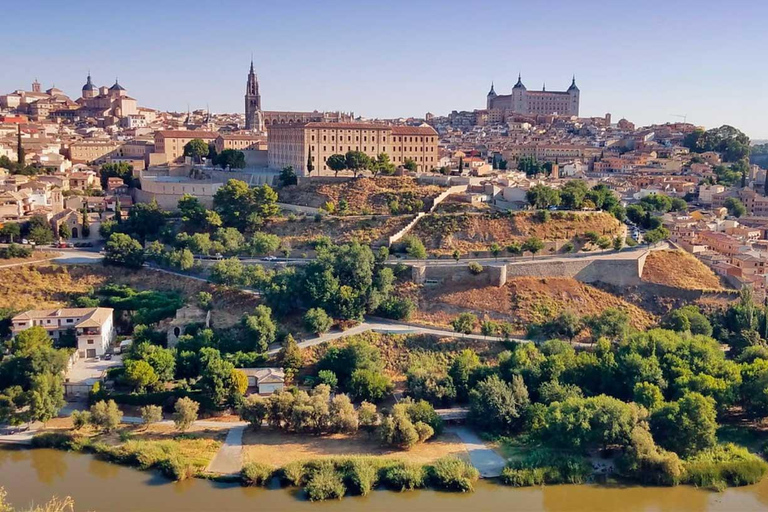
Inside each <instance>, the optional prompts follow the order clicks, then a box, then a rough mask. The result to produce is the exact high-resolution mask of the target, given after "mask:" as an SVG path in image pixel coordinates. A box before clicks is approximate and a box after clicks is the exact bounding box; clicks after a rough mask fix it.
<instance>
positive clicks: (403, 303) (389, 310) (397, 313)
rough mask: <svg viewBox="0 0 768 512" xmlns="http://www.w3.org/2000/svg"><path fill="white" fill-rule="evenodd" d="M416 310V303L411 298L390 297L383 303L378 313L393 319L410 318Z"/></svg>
mask: <svg viewBox="0 0 768 512" xmlns="http://www.w3.org/2000/svg"><path fill="white" fill-rule="evenodd" d="M414 311H416V304H414V302H413V301H412V300H411V299H409V298H400V297H390V298H388V299H387V300H385V301H384V302H382V303H381V305H380V306H379V309H378V310H377V312H378V314H379V315H381V316H383V317H384V318H391V319H392V320H408V319H409V318H410V317H411V315H413V313H414Z"/></svg>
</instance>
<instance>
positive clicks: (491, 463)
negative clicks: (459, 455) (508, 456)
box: [446, 426, 507, 478]
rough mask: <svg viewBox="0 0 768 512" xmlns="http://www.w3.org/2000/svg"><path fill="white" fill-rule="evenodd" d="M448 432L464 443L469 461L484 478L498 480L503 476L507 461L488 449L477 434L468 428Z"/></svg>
mask: <svg viewBox="0 0 768 512" xmlns="http://www.w3.org/2000/svg"><path fill="white" fill-rule="evenodd" d="M446 431H447V432H451V433H453V434H456V435H457V436H458V437H459V439H461V441H462V442H463V443H464V446H465V447H466V449H467V453H469V460H470V461H471V462H472V465H473V466H475V467H476V468H477V470H478V471H479V472H480V476H481V477H482V478H496V477H498V476H500V475H501V470H502V469H504V466H505V465H506V463H507V461H505V460H504V458H503V457H502V456H501V455H499V454H498V453H496V452H495V451H493V450H492V449H490V448H488V446H486V444H485V443H484V442H483V440H482V439H480V438H479V437H478V436H477V434H475V433H474V432H473V431H472V430H470V429H468V428H466V427H458V426H457V427H448V428H447V429H446Z"/></svg>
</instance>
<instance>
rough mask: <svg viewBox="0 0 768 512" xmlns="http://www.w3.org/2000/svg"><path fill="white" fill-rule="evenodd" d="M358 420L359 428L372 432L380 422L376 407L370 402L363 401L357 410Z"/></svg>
mask: <svg viewBox="0 0 768 512" xmlns="http://www.w3.org/2000/svg"><path fill="white" fill-rule="evenodd" d="M357 419H358V424H359V426H361V427H363V428H365V429H368V430H371V429H373V428H374V427H375V426H376V424H377V423H378V422H379V413H378V412H377V411H376V406H375V405H374V404H372V403H370V402H366V401H363V402H362V403H361V404H360V407H359V408H358V409H357Z"/></svg>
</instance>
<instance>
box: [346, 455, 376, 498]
mask: <svg viewBox="0 0 768 512" xmlns="http://www.w3.org/2000/svg"><path fill="white" fill-rule="evenodd" d="M345 466H346V467H345V472H346V475H347V476H346V482H347V488H348V489H349V490H350V492H352V493H353V494H360V495H362V496H366V495H367V494H368V493H370V492H371V491H372V490H373V488H374V487H376V483H377V482H378V481H379V468H378V464H377V463H376V462H375V461H373V460H371V459H362V458H360V459H352V460H350V461H348V462H347V463H346V465H345Z"/></svg>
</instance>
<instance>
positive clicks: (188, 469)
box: [155, 457, 195, 481]
mask: <svg viewBox="0 0 768 512" xmlns="http://www.w3.org/2000/svg"><path fill="white" fill-rule="evenodd" d="M155 467H157V469H159V470H160V472H161V473H162V474H164V475H165V476H166V477H168V478H170V479H172V480H177V481H180V480H186V479H187V478H192V477H193V476H195V468H194V466H192V465H191V464H189V463H187V462H184V461H183V460H181V458H179V457H168V458H166V459H162V460H160V461H158V462H157V464H155Z"/></svg>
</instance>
